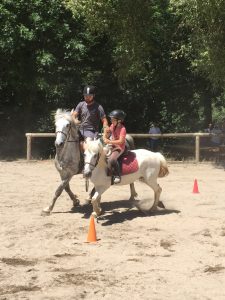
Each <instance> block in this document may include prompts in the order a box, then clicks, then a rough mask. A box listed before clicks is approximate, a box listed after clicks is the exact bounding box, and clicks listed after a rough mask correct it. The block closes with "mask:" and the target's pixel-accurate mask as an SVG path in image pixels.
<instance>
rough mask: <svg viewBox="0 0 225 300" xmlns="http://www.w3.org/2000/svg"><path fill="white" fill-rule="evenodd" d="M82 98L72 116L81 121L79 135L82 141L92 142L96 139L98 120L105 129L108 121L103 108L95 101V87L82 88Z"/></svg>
mask: <svg viewBox="0 0 225 300" xmlns="http://www.w3.org/2000/svg"><path fill="white" fill-rule="evenodd" d="M83 96H84V101H81V102H79V103H78V105H77V106H76V108H75V110H74V111H73V113H72V116H73V117H74V118H78V119H79V120H80V121H81V129H80V133H81V135H82V137H83V139H84V140H86V139H87V138H89V139H91V140H93V139H95V138H97V135H98V132H99V123H100V120H101V121H102V123H103V127H106V128H107V127H108V121H107V118H106V114H105V111H104V109H103V107H102V106H101V105H100V104H98V103H97V102H96V101H95V87H94V86H93V85H86V86H85V87H84V90H83Z"/></svg>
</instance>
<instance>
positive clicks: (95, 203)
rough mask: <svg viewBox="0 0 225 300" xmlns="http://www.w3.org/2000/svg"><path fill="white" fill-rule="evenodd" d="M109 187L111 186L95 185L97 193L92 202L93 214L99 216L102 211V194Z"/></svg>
mask: <svg viewBox="0 0 225 300" xmlns="http://www.w3.org/2000/svg"><path fill="white" fill-rule="evenodd" d="M108 188H109V186H101V187H95V193H94V196H93V197H92V200H91V203H92V206H93V213H92V215H93V216H94V217H98V216H100V215H101V213H102V209H101V206H100V202H101V195H102V194H103V193H104V192H105V191H106V190H107V189H108Z"/></svg>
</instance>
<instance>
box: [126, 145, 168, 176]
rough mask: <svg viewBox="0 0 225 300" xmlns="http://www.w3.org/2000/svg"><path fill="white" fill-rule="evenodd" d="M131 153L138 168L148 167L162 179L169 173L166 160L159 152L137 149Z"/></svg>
mask: <svg viewBox="0 0 225 300" xmlns="http://www.w3.org/2000/svg"><path fill="white" fill-rule="evenodd" d="M131 152H133V153H135V155H136V158H137V161H138V164H139V167H140V168H142V167H144V168H146V167H147V166H150V167H151V168H153V169H155V170H156V171H157V172H158V177H164V176H166V175H167V174H168V173H169V170H168V166H167V162H166V159H165V157H164V156H163V155H162V154H161V153H160V152H152V151H149V150H146V149H137V150H132V151H131Z"/></svg>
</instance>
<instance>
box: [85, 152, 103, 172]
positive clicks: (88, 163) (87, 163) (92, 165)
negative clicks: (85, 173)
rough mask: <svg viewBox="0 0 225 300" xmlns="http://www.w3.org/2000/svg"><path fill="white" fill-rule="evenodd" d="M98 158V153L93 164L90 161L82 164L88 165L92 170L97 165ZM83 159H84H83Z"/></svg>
mask: <svg viewBox="0 0 225 300" xmlns="http://www.w3.org/2000/svg"><path fill="white" fill-rule="evenodd" d="M99 158H100V154H99V153H98V156H97V158H96V161H95V164H92V163H91V162H88V161H87V162H85V163H84V165H90V166H91V167H92V168H93V169H92V171H93V170H94V168H95V167H96V166H97V164H98V162H99ZM84 160H85V159H84Z"/></svg>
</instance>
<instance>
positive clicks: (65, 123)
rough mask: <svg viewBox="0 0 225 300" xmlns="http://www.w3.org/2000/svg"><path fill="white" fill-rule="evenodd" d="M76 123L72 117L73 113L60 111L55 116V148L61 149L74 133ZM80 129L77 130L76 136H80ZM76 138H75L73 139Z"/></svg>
mask: <svg viewBox="0 0 225 300" xmlns="http://www.w3.org/2000/svg"><path fill="white" fill-rule="evenodd" d="M73 129H74V122H73V119H72V116H71V113H70V112H69V111H66V110H62V109H58V110H57V111H56V114H55V132H56V139H55V146H56V147H61V146H63V145H64V143H65V142H66V141H68V139H69V137H70V136H71V135H72V132H73V131H74V130H73ZM77 131H78V128H76V132H75V134H77V136H78V132H77ZM73 138H74V137H73Z"/></svg>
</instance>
